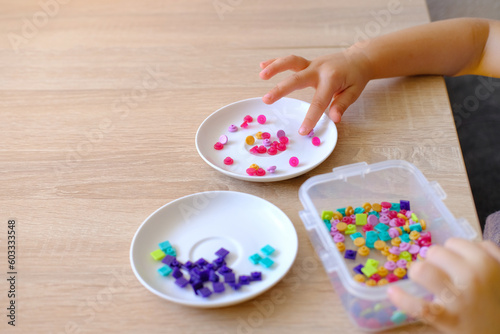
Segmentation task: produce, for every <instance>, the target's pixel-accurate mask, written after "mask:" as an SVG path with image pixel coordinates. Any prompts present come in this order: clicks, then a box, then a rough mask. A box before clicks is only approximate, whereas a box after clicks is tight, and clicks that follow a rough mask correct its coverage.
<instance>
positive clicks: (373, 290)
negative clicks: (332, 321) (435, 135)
mask: <svg viewBox="0 0 500 334" xmlns="http://www.w3.org/2000/svg"><path fill="white" fill-rule="evenodd" d="M299 198H300V201H301V202H302V205H303V206H304V210H303V211H301V212H300V217H301V219H302V221H303V222H304V225H305V227H306V230H307V231H308V234H309V238H310V240H311V243H312V245H313V246H314V249H315V250H316V252H317V254H318V256H319V258H320V259H321V261H322V263H323V266H324V267H325V270H326V272H327V274H328V276H329V277H330V280H331V282H332V284H333V286H334V289H335V291H336V292H337V294H338V295H339V296H340V298H341V301H342V304H343V305H344V307H345V309H346V311H347V313H348V314H349V317H350V318H351V321H352V322H353V323H354V324H355V325H357V326H358V327H359V328H360V329H362V330H365V331H380V330H385V329H389V328H392V327H397V326H401V325H405V324H408V323H411V322H414V321H415V319H412V318H411V317H408V318H407V319H406V320H404V321H402V322H399V321H398V322H397V323H395V322H393V321H391V316H392V314H393V312H394V311H396V308H395V306H394V305H393V304H392V303H391V302H390V301H389V299H388V298H387V288H388V286H389V285H390V284H389V285H385V286H377V287H367V286H364V285H362V284H360V283H358V282H356V281H354V279H353V278H352V277H353V271H352V268H353V267H354V266H355V265H357V264H359V263H364V262H365V261H366V260H365V259H366V258H374V259H376V260H380V261H381V263H384V262H385V260H386V259H385V257H384V256H382V255H381V254H380V252H378V251H376V252H373V251H372V252H371V254H370V255H369V256H368V257H364V258H363V259H362V260H361V259H360V257H359V256H358V257H357V259H356V261H352V260H345V259H344V257H343V255H342V254H341V253H340V252H339V251H338V250H337V248H336V246H335V243H334V242H333V240H332V237H331V236H330V234H329V231H328V230H327V228H326V227H325V223H324V222H323V221H322V220H321V212H322V211H323V210H333V211H335V210H336V209H337V208H343V207H346V206H349V205H350V206H353V207H356V206H361V205H362V204H363V203H365V202H369V203H380V202H381V201H387V202H391V203H393V202H398V203H399V201H400V200H402V199H404V200H409V201H410V205H411V210H412V211H414V212H415V213H416V214H417V215H418V217H419V218H422V219H425V221H426V222H427V226H428V227H427V230H428V231H431V234H432V243H433V244H442V243H444V241H445V240H446V239H448V238H450V237H461V238H465V239H469V240H471V239H475V238H476V237H477V233H476V231H475V230H474V229H473V228H472V227H471V226H470V225H469V223H468V222H467V221H466V220H465V219H463V218H461V219H456V218H455V217H454V216H453V215H452V214H451V212H450V211H449V210H448V208H447V207H446V206H445V204H444V203H443V201H442V200H443V199H445V198H446V194H445V192H444V191H443V189H442V188H441V186H440V185H439V184H438V183H437V182H429V181H427V179H426V178H425V176H424V175H423V174H422V172H420V170H419V169H418V168H417V167H415V166H414V165H412V164H411V163H409V162H407V161H402V160H390V161H384V162H379V163H375V164H371V165H368V164H367V163H366V162H363V163H356V164H352V165H347V166H342V167H338V168H334V169H333V172H332V173H328V174H323V175H318V176H315V177H312V178H310V179H309V180H307V181H306V182H305V183H304V184H303V185H302V186H301V187H300V189H299ZM345 245H346V249H357V247H356V246H354V245H353V243H352V241H351V240H350V238H349V237H347V238H346V241H345ZM375 253H376V254H375ZM372 254H373V255H372ZM392 284H397V285H399V286H400V287H401V288H403V289H404V290H406V291H408V292H410V293H411V294H413V295H416V296H421V297H423V298H432V295H430V294H429V293H428V292H427V291H426V290H425V289H423V288H422V287H421V286H419V285H417V284H415V283H413V282H412V281H410V280H408V279H406V280H401V281H398V282H396V283H392Z"/></svg>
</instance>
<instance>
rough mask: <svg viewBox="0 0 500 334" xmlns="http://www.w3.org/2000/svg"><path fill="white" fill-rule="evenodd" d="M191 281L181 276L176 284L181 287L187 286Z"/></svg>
mask: <svg viewBox="0 0 500 334" xmlns="http://www.w3.org/2000/svg"><path fill="white" fill-rule="evenodd" d="M188 283H189V281H188V280H187V279H185V278H184V277H179V278H178V279H176V280H175V284H176V285H178V286H180V287H181V288H183V287H185V286H186V285H188Z"/></svg>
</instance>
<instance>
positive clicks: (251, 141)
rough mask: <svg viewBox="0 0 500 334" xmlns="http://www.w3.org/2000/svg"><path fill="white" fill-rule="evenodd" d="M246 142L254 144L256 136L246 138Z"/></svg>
mask: <svg viewBox="0 0 500 334" xmlns="http://www.w3.org/2000/svg"><path fill="white" fill-rule="evenodd" d="M245 142H246V143H247V145H253V144H254V143H255V138H254V137H253V136H248V137H247V138H246V139H245Z"/></svg>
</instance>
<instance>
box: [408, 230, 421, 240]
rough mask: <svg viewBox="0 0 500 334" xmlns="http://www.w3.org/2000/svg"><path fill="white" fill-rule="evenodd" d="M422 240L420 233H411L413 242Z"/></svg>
mask: <svg viewBox="0 0 500 334" xmlns="http://www.w3.org/2000/svg"><path fill="white" fill-rule="evenodd" d="M418 238H420V233H419V232H418V231H411V232H410V239H411V240H417V239H418Z"/></svg>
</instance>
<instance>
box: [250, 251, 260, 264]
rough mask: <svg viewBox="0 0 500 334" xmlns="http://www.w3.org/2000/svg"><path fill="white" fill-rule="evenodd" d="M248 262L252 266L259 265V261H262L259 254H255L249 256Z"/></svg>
mask: <svg viewBox="0 0 500 334" xmlns="http://www.w3.org/2000/svg"><path fill="white" fill-rule="evenodd" d="M248 259H249V260H250V262H252V263H253V264H259V262H260V260H262V258H261V257H260V255H259V254H257V253H255V254H253V255H250V257H249V258H248Z"/></svg>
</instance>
